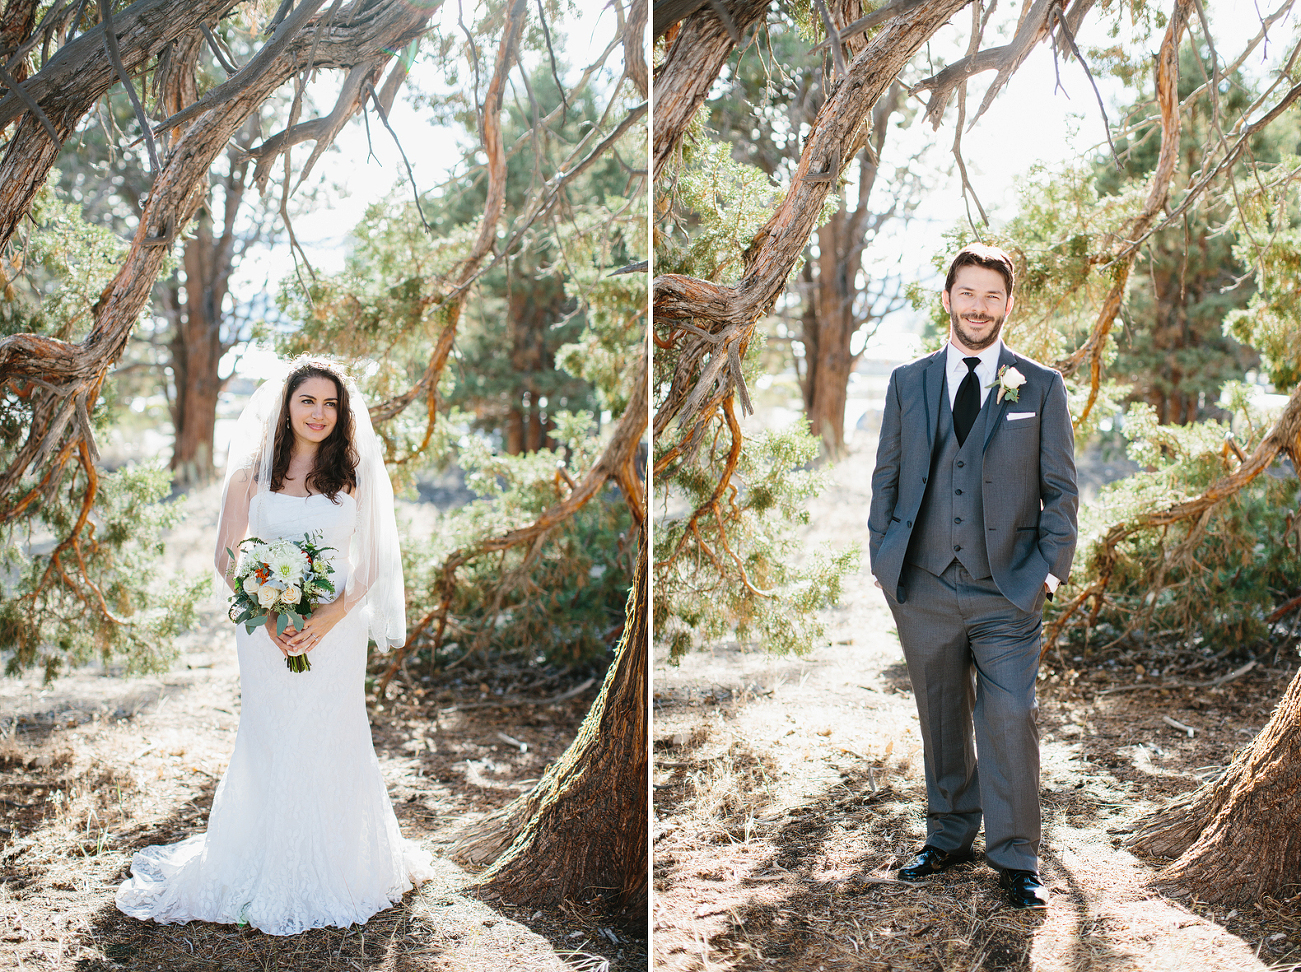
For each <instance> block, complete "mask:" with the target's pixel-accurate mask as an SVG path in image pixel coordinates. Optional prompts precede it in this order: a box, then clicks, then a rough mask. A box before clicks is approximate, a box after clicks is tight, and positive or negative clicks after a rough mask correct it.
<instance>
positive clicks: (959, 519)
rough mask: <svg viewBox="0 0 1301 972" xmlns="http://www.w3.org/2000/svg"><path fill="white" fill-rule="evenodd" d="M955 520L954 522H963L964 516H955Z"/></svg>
mask: <svg viewBox="0 0 1301 972" xmlns="http://www.w3.org/2000/svg"><path fill="white" fill-rule="evenodd" d="M953 522H954V523H961V522H962V517H960V516H955V517H954V518H953Z"/></svg>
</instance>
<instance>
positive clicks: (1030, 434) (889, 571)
mask: <svg viewBox="0 0 1301 972" xmlns="http://www.w3.org/2000/svg"><path fill="white" fill-rule="evenodd" d="M945 355H946V350H945V349H944V348H941V349H940V350H939V351H937V352H936V353H934V354H931V355H927V356H926V357H924V358H919V359H918V360H916V361H913V362H911V363H910V364H906V365H901V366H900V367H898V368H896V369H895V370H894V371H893V372H892V373H891V375H890V386H889V388H888V390H887V391H886V396H885V412H884V414H883V415H882V418H881V437H880V441H879V443H878V445H877V451H876V470H875V471H874V472H873V473H872V507H871V512H870V515H869V517H868V521H867V524H868V532H869V533H870V535H871V537H870V542H869V548H870V552H871V559H872V573H873V574H875V575H876V578H877V580H879V581H880V582H881V587H882V588H883V589H884V590H885V592H886V594H887V595H889V596H890V597H891V598H893V599H894V600H895V601H897V602H900V603H902V602H903V601H905V600H907V596H908V595H907V591H906V590H903V589H902V588H901V587H900V585H899V575H900V573H901V572H902V570H903V565H904V558H905V557H906V555H907V552H908V544H909V541H910V540H911V539H912V532H913V522H914V521H915V520H916V519H917V511H918V510H919V509H920V508H921V505H922V499H923V497H924V496H925V495H926V488H927V482H926V481H927V477H928V476H929V475H930V471H931V455H932V452H933V450H934V448H935V443H936V441H937V438H938V436H937V432H938V424H939V418H940V395H941V394H943V393H944V366H945ZM1004 365H1007V366H1008V367H1015V368H1016V369H1017V370H1018V371H1020V372H1021V374H1023V375H1024V376H1025V384H1023V385H1022V386H1021V387H1020V389H1018V392H1019V394H1018V400H1017V401H1015V402H1013V401H1012V400H1011V398H1009V397H1008V396H1004V397H1003V400H1002V401H1001V402H997V401H996V398H997V396H998V388H997V386H995V387H994V388H991V389H990V390H989V392H988V395H987V397H986V399H985V405H984V408H985V409H992V411H991V412H990V414H989V415H988V422H987V424H986V426H985V444H984V449H983V451H982V453H981V458H982V477H981V478H982V480H983V485H982V489H981V493H982V503H983V509H984V515H985V527H986V531H985V538H986V546H987V549H988V552H989V566H990V572H991V573H992V574H993V577H994V582H995V583H996V584H997V585H998V589H999V590H1000V591H1002V593H1003V596H1004V597H1006V598H1007V599H1008V600H1009V601H1011V602H1012V603H1013V604H1015V605H1016V606H1017V607H1019V608H1021V609H1022V610H1024V611H1031V612H1033V611H1035V610H1036V609H1037V608H1039V606H1040V605H1041V604H1042V602H1041V601H1040V600H1039V594H1040V592H1041V591H1042V590H1043V585H1044V580H1045V578H1047V576H1048V574H1049V573H1050V572H1051V573H1052V574H1054V575H1055V576H1057V577H1059V578H1060V579H1061V580H1063V581H1065V580H1066V579H1067V577H1068V576H1069V575H1070V570H1071V560H1072V559H1073V558H1074V556H1075V541H1076V535H1077V528H1076V512H1077V509H1078V507H1079V494H1078V491H1077V490H1076V486H1075V434H1074V431H1073V430H1072V428H1071V417H1070V413H1069V412H1068V411H1067V408H1066V385H1065V383H1064V382H1063V381H1062V376H1061V374H1060V373H1058V372H1056V371H1054V370H1053V369H1051V368H1046V367H1044V366H1043V365H1041V364H1038V363H1037V362H1034V361H1031V360H1030V359H1029V358H1025V357H1022V356H1021V355H1019V354H1016V353H1014V352H1013V351H1011V350H1009V349H1008V348H1007V347H1004V348H1003V350H1002V352H1001V354H1000V355H999V359H998V367H999V369H1000V370H1001V369H1002V367H1003V366H1004ZM1009 413H1013V414H1016V413H1022V414H1023V413H1032V414H1030V415H1028V416H1026V417H1021V418H1015V419H1012V420H1009V419H1008V415H1009ZM977 428H979V425H978V426H977ZM972 434H975V433H974V432H973V433H972ZM918 539H919V541H921V542H925V541H926V538H924V537H919V538H918Z"/></svg>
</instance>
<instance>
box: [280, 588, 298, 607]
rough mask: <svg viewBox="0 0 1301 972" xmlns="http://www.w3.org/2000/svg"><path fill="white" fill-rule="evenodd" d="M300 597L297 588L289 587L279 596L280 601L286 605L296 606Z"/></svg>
mask: <svg viewBox="0 0 1301 972" xmlns="http://www.w3.org/2000/svg"><path fill="white" fill-rule="evenodd" d="M302 596H303V595H302V592H301V591H300V590H299V589H298V588H296V587H290V588H288V589H287V590H286V591H285V592H284V593H283V594H281V595H280V600H282V601H283V602H284V603H286V604H297V603H298V600H299V598H301V597H302Z"/></svg>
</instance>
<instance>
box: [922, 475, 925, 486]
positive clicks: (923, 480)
mask: <svg viewBox="0 0 1301 972" xmlns="http://www.w3.org/2000/svg"><path fill="white" fill-rule="evenodd" d="M922 485H923V486H925V485H926V477H925V476H923V477H922Z"/></svg>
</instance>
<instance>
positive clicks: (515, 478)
mask: <svg viewBox="0 0 1301 972" xmlns="http://www.w3.org/2000/svg"><path fill="white" fill-rule="evenodd" d="M593 429H594V423H593V419H592V416H591V414H590V413H586V412H584V413H578V414H571V413H568V412H562V413H560V414H559V415H558V416H557V431H556V435H557V438H558V439H559V443H560V444H559V446H558V448H557V449H556V450H551V449H540V450H537V451H536V452H532V453H527V454H523V455H514V456H513V455H508V454H504V453H498V452H494V451H493V450H492V449H491V448H490V446H489V444H488V443H487V442H485V441H484V439H483V438H482V437H479V436H466V437H464V438H463V439H462V442H461V448H460V452H459V456H458V461H459V462H460V465H461V467H462V468H463V469H464V470H465V471H466V473H467V476H466V484H467V485H468V486H469V487H470V489H472V490H473V491H474V492H475V493H476V494H477V495H478V497H479V499H477V500H476V501H474V502H471V503H468V504H466V505H465V506H463V507H460V508H459V509H455V510H451V511H449V512H446V513H444V514H443V516H442V518H441V520H440V522H439V525H438V529H436V530H434V531H432V532H431V534H430V535H429V536H427V537H422V536H413V535H408V536H407V537H405V538H404V540H403V544H402V556H403V570H404V572H405V575H406V583H407V591H408V596H409V599H410V601H411V604H412V606H413V607H414V608H415V610H418V611H419V612H420V613H421V614H423V613H424V612H425V611H427V610H428V607H429V606H430V605H432V604H435V603H437V601H438V597H439V594H438V590H437V586H436V585H437V581H438V577H439V571H440V569H441V567H442V564H443V563H444V562H445V561H446V559H447V557H448V556H449V555H450V554H452V553H453V552H455V551H456V550H458V549H462V548H464V547H468V546H471V545H473V544H474V543H476V542H478V541H480V540H482V539H483V538H485V537H491V536H498V535H501V534H503V533H506V532H507V531H509V530H512V529H516V528H519V527H524V526H527V525H529V524H530V523H532V522H534V521H535V520H536V519H537V518H538V516H539V515H541V514H542V513H543V512H544V511H545V510H546V509H548V508H549V507H550V506H552V505H554V504H555V503H557V502H558V501H559V500H560V499H562V498H563V496H564V495H565V494H566V493H567V487H566V486H565V485H564V482H563V477H562V476H561V475H560V474H559V472H558V470H559V469H562V468H566V467H567V468H568V469H572V470H574V472H575V474H576V475H581V474H582V471H583V470H585V469H586V468H588V467H590V465H591V464H592V463H593V462H594V461H595V459H596V457H597V454H598V452H599V441H598V440H597V439H596V437H595V436H594V435H593ZM566 451H567V452H568V453H569V457H568V459H567V460H566V459H565V458H564V453H565V452H566ZM630 528H631V517H630V515H629V513H628V508H627V505H626V504H625V503H624V502H623V499H622V497H621V496H620V495H619V494H618V491H617V490H616V489H614V487H612V486H611V487H607V488H606V489H605V490H604V491H603V492H602V493H600V494H599V495H598V496H596V497H594V498H593V499H592V500H590V501H589V502H588V503H587V504H586V505H585V506H584V507H583V508H582V509H581V510H579V511H578V513H577V514H576V515H575V516H574V517H572V518H571V519H569V520H567V521H566V522H565V523H564V524H563V525H562V526H561V527H559V528H558V529H557V530H556V531H554V533H553V534H551V535H549V536H548V537H547V539H546V542H545V543H541V544H537V545H531V544H530V545H524V546H520V547H515V548H512V549H510V550H507V551H505V552H504V553H501V554H491V555H486V556H483V557H479V558H476V559H474V560H472V561H470V562H469V563H468V564H466V565H465V566H464V567H462V568H461V569H460V571H459V572H458V574H457V586H456V590H455V593H454V597H453V600H452V604H451V610H450V614H451V616H452V618H453V621H452V624H451V629H450V630H451V634H449V635H448V636H447V638H445V643H444V646H443V652H444V656H445V658H446V659H451V658H454V657H459V656H460V655H463V654H464V653H466V652H468V651H471V650H473V651H485V650H488V651H492V652H498V653H504V654H508V655H509V654H515V655H523V657H524V658H525V660H529V661H533V660H536V661H545V662H546V663H547V664H551V665H557V666H562V667H581V666H586V665H589V664H592V663H594V662H598V661H602V660H604V659H605V658H606V657H607V652H608V651H609V649H610V648H611V647H612V645H613V644H614V643H615V641H616V640H617V639H616V638H613V637H612V632H617V630H618V628H619V626H620V624H621V623H622V621H623V611H624V602H625V601H626V599H627V596H628V587H629V585H630V584H631V582H632V559H633V557H634V556H635V554H636V551H635V549H633V548H630V546H629V545H628V543H627V540H628V535H629V531H630ZM412 613H413V614H414V612H412ZM411 620H413V621H414V620H415V618H412V619H411ZM440 660H442V657H441V656H440Z"/></svg>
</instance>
